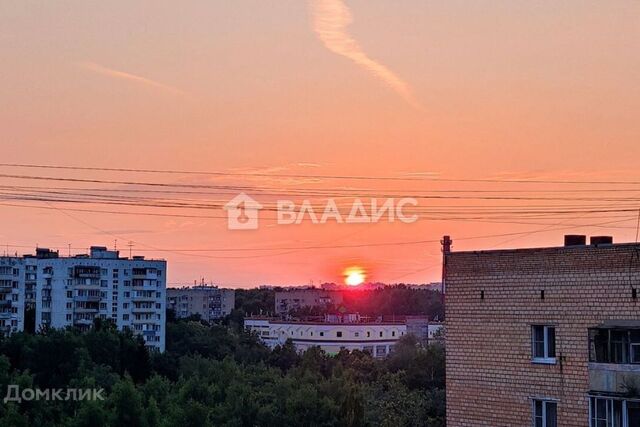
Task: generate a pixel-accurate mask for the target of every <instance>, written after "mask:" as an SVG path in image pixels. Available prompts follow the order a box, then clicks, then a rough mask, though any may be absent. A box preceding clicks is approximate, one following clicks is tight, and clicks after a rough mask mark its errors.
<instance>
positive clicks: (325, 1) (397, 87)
mask: <svg viewBox="0 0 640 427" xmlns="http://www.w3.org/2000/svg"><path fill="white" fill-rule="evenodd" d="M311 4H312V8H313V17H314V25H313V29H314V31H315V33H316V34H317V36H318V38H319V39H320V40H321V41H322V42H323V43H324V45H325V47H326V48H327V49H329V50H330V51H332V52H334V53H336V54H338V55H342V56H344V57H346V58H349V59H350V60H352V61H353V62H355V63H356V64H357V65H359V66H361V67H363V68H364V69H366V70H367V71H369V72H370V73H372V74H373V75H374V76H376V77H377V78H379V79H380V80H382V81H383V82H384V83H385V84H386V85H387V86H389V87H390V88H391V89H393V90H394V91H395V92H396V93H398V95H400V96H401V97H402V98H403V99H404V100H405V101H406V102H407V103H409V104H410V105H411V106H412V107H414V108H417V109H419V110H424V107H423V106H422V105H421V104H420V103H419V102H418V101H417V100H416V99H415V97H414V95H413V93H412V92H411V88H410V87H409V85H408V84H407V82H405V81H404V80H402V79H401V78H400V77H398V76H397V75H396V74H395V73H394V72H393V71H391V70H390V69H389V68H387V67H386V66H384V65H382V64H380V63H379V62H376V61H375V60H373V59H371V58H369V56H367V54H366V53H365V52H364V51H363V50H362V48H361V47H360V45H359V44H358V42H357V41H355V40H354V39H353V38H352V37H351V36H350V35H349V33H348V32H347V31H346V28H347V27H348V26H349V24H351V22H353V19H352V17H351V12H350V11H349V8H348V7H347V6H346V5H345V4H344V3H343V2H342V0H314V1H313V2H312V3H311Z"/></svg>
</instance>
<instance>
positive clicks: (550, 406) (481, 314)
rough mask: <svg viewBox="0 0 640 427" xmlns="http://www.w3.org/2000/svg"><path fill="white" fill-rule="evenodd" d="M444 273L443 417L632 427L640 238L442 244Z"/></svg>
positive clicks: (638, 359)
mask: <svg viewBox="0 0 640 427" xmlns="http://www.w3.org/2000/svg"><path fill="white" fill-rule="evenodd" d="M447 240H448V239H445V241H447ZM444 271H445V275H444V276H445V285H446V302H447V305H446V364H447V376H446V378H447V379H446V381H447V386H446V393H447V426H449V427H462V426H536V427H556V426H562V427H585V426H590V427H638V426H640V302H639V300H638V288H640V244H637V243H633V244H613V243H612V239H611V238H610V237H606V236H605V237H592V238H591V241H590V244H587V243H586V237H585V236H566V237H565V245H564V246H561V247H550V248H532V249H514V250H488V251H471V252H451V251H450V250H449V248H448V246H445V250H444Z"/></svg>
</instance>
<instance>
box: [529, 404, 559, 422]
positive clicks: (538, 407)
mask: <svg viewBox="0 0 640 427" xmlns="http://www.w3.org/2000/svg"><path fill="white" fill-rule="evenodd" d="M533 426H534V427H557V426H558V404H557V403H556V402H553V401H550V400H539V399H534V400H533Z"/></svg>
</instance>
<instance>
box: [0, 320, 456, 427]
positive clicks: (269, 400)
mask: <svg viewBox="0 0 640 427" xmlns="http://www.w3.org/2000/svg"><path fill="white" fill-rule="evenodd" d="M0 354H1V355H0V387H1V389H2V390H3V393H4V394H6V390H7V387H8V385H10V384H19V385H20V387H21V389H24V388H26V387H38V388H41V389H46V388H67V387H72V388H94V387H97V388H103V389H104V390H105V392H104V396H105V399H104V400H96V401H91V400H82V401H73V400H55V401H46V400H37V401H36V400H31V401H23V402H21V403H18V402H7V403H4V404H2V405H0V425H1V426H25V427H26V426H69V427H72V426H73V427H80V426H96V427H99V426H114V427H115V426H133V427H136V426H139V427H155V426H167V427H169V426H180V427H190V426H229V427H231V426H277V425H283V426H284V425H287V426H374V425H375V426H377V425H382V426H385V425H386V426H391V425H393V426H413V425H416V426H418V425H421V426H433V427H436V426H443V425H444V421H443V419H444V403H445V402H444V355H443V350H442V348H440V347H437V346H429V347H427V348H422V347H420V346H418V344H417V343H416V341H415V340H414V339H413V338H412V337H405V338H403V340H402V342H401V343H399V344H398V346H397V350H396V352H395V353H394V354H393V355H391V356H390V357H388V358H387V359H385V360H376V359H373V358H372V357H371V356H370V355H369V354H367V353H362V352H358V351H354V352H351V353H349V352H347V351H343V352H341V353H340V354H338V355H337V356H327V355H326V354H324V353H323V352H322V351H320V350H319V349H318V348H313V349H311V350H308V351H307V352H305V353H304V354H301V355H300V354H298V353H297V352H296V351H295V349H294V347H293V346H292V345H291V344H290V343H287V344H285V345H284V346H282V347H277V348H276V349H274V350H273V351H270V350H268V349H267V348H266V347H264V346H263V345H262V344H260V343H259V342H258V341H257V339H256V337H255V336H252V335H249V334H247V333H245V332H243V331H242V330H241V329H235V328H233V327H229V326H222V325H212V326H209V325H205V324H203V323H201V322H197V321H177V322H170V323H168V324H167V351H166V352H165V353H163V354H156V353H154V354H149V353H148V352H147V350H146V349H145V347H144V345H143V343H142V341H141V340H140V339H139V338H137V337H135V336H133V335H131V334H130V333H126V332H118V331H116V330H115V328H114V327H113V326H112V325H111V324H108V323H107V324H101V323H97V324H96V325H95V327H94V328H93V329H92V330H91V331H90V332H88V333H80V332H77V331H74V330H72V329H68V330H50V331H45V332H42V333H39V334H36V335H30V334H24V333H18V334H14V335H12V336H10V337H7V338H3V339H2V340H0Z"/></svg>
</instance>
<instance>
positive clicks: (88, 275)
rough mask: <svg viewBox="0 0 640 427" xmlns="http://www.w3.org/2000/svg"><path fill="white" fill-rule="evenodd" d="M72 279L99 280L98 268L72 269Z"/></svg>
mask: <svg viewBox="0 0 640 427" xmlns="http://www.w3.org/2000/svg"><path fill="white" fill-rule="evenodd" d="M73 277H75V278H78V279H99V278H100V267H85V266H83V267H74V269H73Z"/></svg>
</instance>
